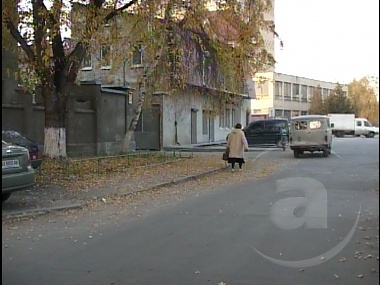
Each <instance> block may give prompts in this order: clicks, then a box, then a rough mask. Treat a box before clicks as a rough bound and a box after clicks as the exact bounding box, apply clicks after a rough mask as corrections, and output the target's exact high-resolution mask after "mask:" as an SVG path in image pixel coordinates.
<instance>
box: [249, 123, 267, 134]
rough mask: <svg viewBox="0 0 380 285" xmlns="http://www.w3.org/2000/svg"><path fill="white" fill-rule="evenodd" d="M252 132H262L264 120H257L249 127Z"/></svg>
mask: <svg viewBox="0 0 380 285" xmlns="http://www.w3.org/2000/svg"><path fill="white" fill-rule="evenodd" d="M251 130H252V132H257V133H258V132H263V131H264V122H257V123H255V124H253V125H252V127H251Z"/></svg>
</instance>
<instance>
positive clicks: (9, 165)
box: [2, 159, 20, 169]
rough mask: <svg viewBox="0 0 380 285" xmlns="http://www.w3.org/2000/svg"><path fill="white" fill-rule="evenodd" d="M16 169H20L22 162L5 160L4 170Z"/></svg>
mask: <svg viewBox="0 0 380 285" xmlns="http://www.w3.org/2000/svg"><path fill="white" fill-rule="evenodd" d="M16 167H20V162H19V160H18V159H12V160H3V167H2V169H8V168H16Z"/></svg>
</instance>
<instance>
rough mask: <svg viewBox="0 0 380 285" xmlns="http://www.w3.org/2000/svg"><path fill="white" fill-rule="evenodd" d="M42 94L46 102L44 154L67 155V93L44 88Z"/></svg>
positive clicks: (53, 155)
mask: <svg viewBox="0 0 380 285" xmlns="http://www.w3.org/2000/svg"><path fill="white" fill-rule="evenodd" d="M42 96H43V98H44V104H45V139H44V155H45V156H47V157H49V158H62V157H66V156H67V155H66V102H67V97H66V94H60V93H58V92H57V91H55V90H54V89H53V90H52V89H50V88H43V90H42Z"/></svg>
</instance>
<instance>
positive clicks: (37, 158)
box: [2, 129, 42, 169]
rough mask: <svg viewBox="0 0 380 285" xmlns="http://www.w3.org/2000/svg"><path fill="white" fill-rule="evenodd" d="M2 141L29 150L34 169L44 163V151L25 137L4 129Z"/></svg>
mask: <svg viewBox="0 0 380 285" xmlns="http://www.w3.org/2000/svg"><path fill="white" fill-rule="evenodd" d="M2 140H3V141H5V142H7V143H9V144H13V145H19V146H23V147H25V148H27V149H28V150H29V156H30V160H31V162H32V167H33V168H34V169H36V168H38V167H40V165H41V163H42V149H41V146H40V145H38V143H36V142H35V141H33V140H31V139H29V138H27V137H25V136H24V135H22V134H21V133H19V132H17V131H15V130H8V129H2Z"/></svg>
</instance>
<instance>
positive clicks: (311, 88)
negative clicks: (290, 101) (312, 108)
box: [307, 86, 315, 102]
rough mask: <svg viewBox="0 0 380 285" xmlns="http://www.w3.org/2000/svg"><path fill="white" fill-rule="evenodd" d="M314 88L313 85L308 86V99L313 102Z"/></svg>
mask: <svg viewBox="0 0 380 285" xmlns="http://www.w3.org/2000/svg"><path fill="white" fill-rule="evenodd" d="M314 90H315V88H314V87H313V86H309V88H308V90H307V91H308V92H307V98H308V101H309V102H311V98H312V97H313V95H314Z"/></svg>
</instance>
